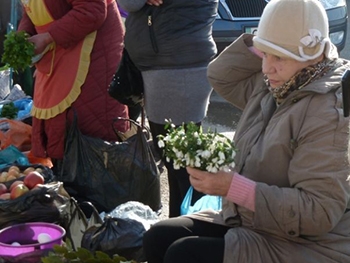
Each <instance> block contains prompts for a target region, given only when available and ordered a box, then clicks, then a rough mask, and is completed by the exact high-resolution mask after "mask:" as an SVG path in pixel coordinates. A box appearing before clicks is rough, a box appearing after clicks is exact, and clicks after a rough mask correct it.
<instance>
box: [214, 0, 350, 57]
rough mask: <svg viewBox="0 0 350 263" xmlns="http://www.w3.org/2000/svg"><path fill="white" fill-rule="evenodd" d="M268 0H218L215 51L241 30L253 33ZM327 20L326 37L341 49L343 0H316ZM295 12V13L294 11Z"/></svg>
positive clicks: (345, 17) (344, 18)
mask: <svg viewBox="0 0 350 263" xmlns="http://www.w3.org/2000/svg"><path fill="white" fill-rule="evenodd" d="M269 1H270V0H219V6H218V14H217V17H216V19H215V22H214V24H213V38H214V41H215V43H216V46H217V49H218V54H219V53H220V52H221V51H222V50H223V49H224V48H225V47H226V46H228V45H229V44H230V43H232V42H233V41H234V40H235V39H236V38H238V37H239V36H240V35H241V34H242V33H252V34H256V32H257V29H258V24H259V20H260V16H261V14H262V12H263V10H264V8H265V6H266V5H267V3H268V2H269ZM320 2H321V3H322V5H323V6H324V8H325V10H326V13H327V16H328V20H329V33H330V34H329V37H330V39H331V41H332V43H333V44H335V46H336V47H337V49H338V52H340V51H341V50H343V49H344V46H345V40H346V34H347V21H348V14H347V5H346V0H320ZM296 15H297V14H296Z"/></svg>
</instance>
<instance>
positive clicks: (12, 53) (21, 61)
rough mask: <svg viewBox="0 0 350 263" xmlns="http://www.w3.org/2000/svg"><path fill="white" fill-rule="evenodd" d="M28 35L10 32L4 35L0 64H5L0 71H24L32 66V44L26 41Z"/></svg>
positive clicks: (22, 32) (21, 32)
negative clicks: (10, 69)
mask: <svg viewBox="0 0 350 263" xmlns="http://www.w3.org/2000/svg"><path fill="white" fill-rule="evenodd" d="M28 37H29V35H28V34H27V33H26V32H24V31H20V32H16V31H10V32H9V33H8V34H6V35H5V41H4V52H3V55H2V58H1V62H2V63H3V64H5V65H4V66H3V67H2V68H0V70H5V69H8V68H12V69H13V70H14V71H16V72H19V71H24V70H25V69H26V68H27V67H29V66H30V65H31V64H32V57H33V56H34V55H35V53H34V49H35V47H34V44H33V43H31V42H29V41H28Z"/></svg>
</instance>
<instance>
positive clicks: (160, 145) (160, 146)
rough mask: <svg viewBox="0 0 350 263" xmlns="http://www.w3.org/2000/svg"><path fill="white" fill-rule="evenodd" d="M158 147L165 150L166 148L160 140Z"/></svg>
mask: <svg viewBox="0 0 350 263" xmlns="http://www.w3.org/2000/svg"><path fill="white" fill-rule="evenodd" d="M158 147H159V148H164V147H165V143H164V141H162V140H159V141H158Z"/></svg>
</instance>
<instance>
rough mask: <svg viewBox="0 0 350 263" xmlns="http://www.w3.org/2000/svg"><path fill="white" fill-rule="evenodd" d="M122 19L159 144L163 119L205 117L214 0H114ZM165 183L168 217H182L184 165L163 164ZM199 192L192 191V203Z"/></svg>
mask: <svg viewBox="0 0 350 263" xmlns="http://www.w3.org/2000/svg"><path fill="white" fill-rule="evenodd" d="M118 3H119V4H120V6H121V7H122V8H123V9H124V10H126V11H127V12H128V13H129V15H128V17H127V18H126V21H125V25H126V34H125V47H126V49H127V50H128V52H129V54H130V57H131V59H132V60H133V61H134V63H135V64H136V66H137V67H138V68H139V69H140V70H141V71H142V77H143V80H144V95H145V110H146V114H147V118H148V121H149V125H150V130H151V133H152V137H153V142H154V147H155V148H156V150H157V152H158V154H159V155H160V156H162V151H161V150H160V149H159V147H158V144H157V142H158V138H157V136H158V135H159V134H163V135H164V134H165V133H166V130H165V128H164V125H165V123H166V119H168V120H171V121H172V122H173V123H174V124H175V125H182V124H183V123H185V124H186V123H189V122H191V121H192V122H195V123H197V124H198V125H201V122H202V120H203V118H204V117H205V115H206V112H207V108H208V104H209V97H210V94H211V92H212V88H211V86H210V84H209V82H208V80H207V78H206V72H207V66H208V63H209V62H210V61H211V60H212V59H213V58H214V56H215V54H216V51H217V50H216V45H215V42H214V40H213V38H212V34H211V33H212V24H213V22H214V20H215V17H216V13H217V5H218V1H217V0H214V1H213V0H204V1H197V0H164V1H161V0H148V1H146V0H135V1H129V0H118ZM165 165H166V167H167V170H168V182H169V191H170V192H169V217H175V216H178V215H180V206H181V202H182V200H183V198H184V197H185V194H186V192H187V190H188V188H189V186H190V182H189V177H188V173H187V172H186V169H181V170H174V169H173V166H172V164H171V163H167V162H165ZM202 195H203V194H202V193H199V192H197V191H194V196H193V198H192V199H193V202H195V201H196V200H198V199H199V198H200V197H201V196H202Z"/></svg>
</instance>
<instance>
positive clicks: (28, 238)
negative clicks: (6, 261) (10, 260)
mask: <svg viewBox="0 0 350 263" xmlns="http://www.w3.org/2000/svg"><path fill="white" fill-rule="evenodd" d="M42 233H46V234H48V235H50V237H51V240H50V241H48V242H45V243H39V242H38V235H39V234H42ZM65 234H66V231H65V229H64V228H63V227H61V226H59V225H56V224H51V223H43V222H35V223H24V224H17V225H12V226H9V227H6V228H4V229H2V230H0V256H17V255H20V254H24V253H28V252H32V251H35V250H43V249H50V248H52V247H53V245H55V244H57V245H61V244H62V239H63V237H64V236H65ZM14 242H18V243H19V244H20V245H17V246H15V245H12V243H14Z"/></svg>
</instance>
